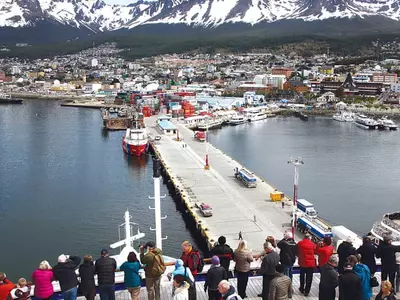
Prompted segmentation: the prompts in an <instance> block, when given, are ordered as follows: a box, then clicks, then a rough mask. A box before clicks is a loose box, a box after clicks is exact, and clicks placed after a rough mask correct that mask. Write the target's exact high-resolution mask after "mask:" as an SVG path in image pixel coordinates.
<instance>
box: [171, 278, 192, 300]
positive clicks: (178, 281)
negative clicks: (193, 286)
mask: <svg viewBox="0 0 400 300" xmlns="http://www.w3.org/2000/svg"><path fill="white" fill-rule="evenodd" d="M173 286H174V291H173V295H172V300H189V292H188V289H189V283H187V281H186V280H185V277H184V276H183V275H180V274H178V275H176V276H175V277H174V281H173Z"/></svg>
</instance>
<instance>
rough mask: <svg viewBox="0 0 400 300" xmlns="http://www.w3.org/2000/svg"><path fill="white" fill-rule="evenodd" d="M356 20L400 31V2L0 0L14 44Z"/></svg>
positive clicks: (1, 21) (0, 27) (2, 32)
mask: <svg viewBox="0 0 400 300" xmlns="http://www.w3.org/2000/svg"><path fill="white" fill-rule="evenodd" d="M355 18H356V19H361V20H363V19H364V20H365V19H369V18H379V20H380V23H382V22H383V23H385V24H386V27H388V28H392V29H394V30H397V29H400V26H398V25H399V24H400V23H399V22H398V21H399V20H400V0H157V1H148V0H139V1H137V2H135V3H132V4H129V5H110V4H106V3H105V2H104V1H102V0H0V40H4V39H5V40H7V38H10V37H11V38H10V40H11V41H15V40H16V39H18V38H20V37H22V36H23V35H27V32H29V33H36V34H37V33H40V34H42V35H47V36H46V37H43V39H44V40H46V41H48V40H52V39H58V40H59V39H71V38H74V37H82V36H85V35H94V34H98V33H110V32H116V31H120V30H133V31H135V30H137V29H138V28H140V27H143V26H147V28H148V27H149V26H150V27H151V26H153V25H159V26H160V25H163V27H164V26H167V25H185V26H189V27H192V28H193V27H195V28H199V27H200V28H208V29H215V28H217V27H220V26H227V25H232V24H247V25H250V26H253V27H254V26H259V25H262V26H267V25H268V24H274V23H275V24H276V23H277V22H280V23H283V22H288V21H296V20H297V21H303V22H315V21H326V20H332V19H335V20H336V21H337V20H339V21H341V20H345V19H350V20H351V19H355ZM317 23H318V22H317ZM317 23H315V24H317ZM318 24H319V25H318V26H320V24H321V23H320V22H319V23H318ZM159 26H156V27H154V26H153V28H159ZM167 27H168V26H167ZM373 27H374V25H372V28H371V30H373V29H374V28H373ZM311 28H312V27H311ZM364 29H365V28H364ZM67 31H68V34H67V33H66V32H67Z"/></svg>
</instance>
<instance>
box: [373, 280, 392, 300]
mask: <svg viewBox="0 0 400 300" xmlns="http://www.w3.org/2000/svg"><path fill="white" fill-rule="evenodd" d="M396 299H397V298H396V296H395V295H394V292H393V287H392V284H391V283H390V281H387V280H386V281H382V284H381V290H380V291H379V293H378V295H376V297H375V300H396Z"/></svg>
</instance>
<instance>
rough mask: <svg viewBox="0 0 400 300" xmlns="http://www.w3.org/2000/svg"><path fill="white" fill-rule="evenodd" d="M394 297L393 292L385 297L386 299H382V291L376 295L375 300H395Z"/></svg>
mask: <svg viewBox="0 0 400 300" xmlns="http://www.w3.org/2000/svg"><path fill="white" fill-rule="evenodd" d="M396 299H397V298H396V296H395V295H394V293H393V292H391V293H390V295H389V296H387V297H386V298H382V291H380V292H379V293H378V295H376V297H375V300H396Z"/></svg>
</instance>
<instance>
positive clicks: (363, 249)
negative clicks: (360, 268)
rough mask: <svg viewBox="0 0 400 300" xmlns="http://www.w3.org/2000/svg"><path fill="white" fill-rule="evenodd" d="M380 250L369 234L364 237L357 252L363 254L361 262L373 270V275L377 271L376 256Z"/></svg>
mask: <svg viewBox="0 0 400 300" xmlns="http://www.w3.org/2000/svg"><path fill="white" fill-rule="evenodd" d="M377 252H378V247H377V245H376V244H375V243H373V242H372V241H371V238H370V237H368V236H365V237H363V244H362V245H361V246H360V247H359V248H358V249H357V253H358V254H360V255H361V263H362V264H364V265H366V266H367V267H368V268H369V270H370V271H371V276H374V274H375V272H376V260H375V256H376V254H377Z"/></svg>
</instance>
